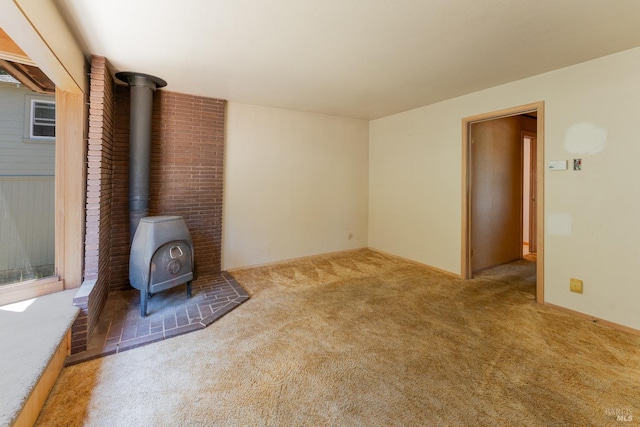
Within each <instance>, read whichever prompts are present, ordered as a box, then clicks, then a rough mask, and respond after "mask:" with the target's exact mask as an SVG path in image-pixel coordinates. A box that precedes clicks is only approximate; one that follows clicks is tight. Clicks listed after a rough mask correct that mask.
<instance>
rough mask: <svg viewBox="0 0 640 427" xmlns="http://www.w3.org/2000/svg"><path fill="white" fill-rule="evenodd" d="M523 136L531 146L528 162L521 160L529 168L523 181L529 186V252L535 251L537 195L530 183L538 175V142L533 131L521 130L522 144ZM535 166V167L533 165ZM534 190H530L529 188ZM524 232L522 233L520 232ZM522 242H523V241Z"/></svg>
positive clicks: (534, 180)
mask: <svg viewBox="0 0 640 427" xmlns="http://www.w3.org/2000/svg"><path fill="white" fill-rule="evenodd" d="M525 138H528V139H529V141H530V143H531V146H530V158H529V164H528V165H527V164H525V163H524V157H523V162H522V168H523V169H524V168H529V182H523V185H528V186H529V201H528V206H529V212H528V214H529V222H528V223H527V225H526V226H527V227H528V229H529V231H528V234H529V252H530V253H537V252H536V246H537V245H536V237H537V234H536V236H534V234H535V231H536V227H535V225H534V223H535V219H536V218H537V211H535V210H534V209H533V207H536V208H537V206H538V204H537V203H538V195H537V194H534V192H535V189H536V186H535V185H532V184H534V183H535V184H537V180H536V179H537V176H538V171H537V168H538V153H537V151H536V149H537V147H538V142H537V139H538V137H537V135H536V134H535V133H534V132H528V131H522V136H521V140H522V144H523V145H524V140H525ZM534 166H535V167H534ZM532 189H533V190H534V191H531V190H532ZM522 214H523V215H524V210H523V211H522ZM522 226H523V228H524V226H525V225H524V222H523V224H522ZM521 234H524V233H521ZM523 243H524V242H523Z"/></svg>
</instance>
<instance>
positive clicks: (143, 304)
mask: <svg viewBox="0 0 640 427" xmlns="http://www.w3.org/2000/svg"><path fill="white" fill-rule="evenodd" d="M140 317H143V318H144V317H147V291H146V289H145V290H141V291H140Z"/></svg>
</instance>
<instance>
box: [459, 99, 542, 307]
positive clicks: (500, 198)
mask: <svg viewBox="0 0 640 427" xmlns="http://www.w3.org/2000/svg"><path fill="white" fill-rule="evenodd" d="M527 116H529V117H531V116H533V117H535V119H536V120H535V124H534V126H533V129H532V128H529V129H527V128H526V125H523V124H522V123H523V120H524V118H525V117H527ZM525 132H529V133H531V134H535V135H536V137H535V142H536V143H535V145H536V147H535V152H534V153H533V155H532V157H534V160H535V162H536V167H535V169H534V171H532V173H531V180H532V181H531V183H532V187H531V188H533V194H532V195H531V198H530V200H532V202H533V214H532V215H531V216H532V218H531V219H530V222H531V221H533V224H532V227H531V228H532V229H533V233H534V237H533V240H534V244H535V250H536V253H537V254H538V255H539V256H537V257H536V258H537V262H536V276H537V281H536V300H537V302H539V303H543V302H544V256H543V253H544V244H543V239H542V236H543V234H544V223H543V222H544V221H543V219H544V216H543V214H542V212H543V209H544V206H543V201H544V199H543V196H544V185H543V178H544V157H543V153H544V103H543V102H538V103H534V104H527V105H523V106H520V107H514V108H510V109H506V110H501V111H496V112H491V113H486V114H481V115H477V116H472V117H467V118H464V119H463V120H462V163H463V164H462V174H463V176H462V186H463V188H462V195H463V196H462V209H463V211H462V257H461V259H462V266H461V267H462V268H461V271H462V277H463V278H465V279H470V278H471V277H472V276H473V273H474V272H476V271H479V270H482V269H484V268H488V267H491V266H495V265H500V264H504V263H507V262H510V261H513V260H516V259H520V258H522V257H523V242H524V240H523V237H524V233H523V226H524V225H523V216H524V215H523V191H524V190H523V188H524V187H523V180H524V178H523V176H524V175H523V167H524V166H523V145H522V141H523V136H524V135H526V133H525ZM508 139H510V141H512V142H505V141H506V140H508ZM513 141H515V142H513ZM474 144H479V145H478V147H474ZM479 147H483V148H482V149H479ZM529 239H530V242H529V243H531V237H530V238H529Z"/></svg>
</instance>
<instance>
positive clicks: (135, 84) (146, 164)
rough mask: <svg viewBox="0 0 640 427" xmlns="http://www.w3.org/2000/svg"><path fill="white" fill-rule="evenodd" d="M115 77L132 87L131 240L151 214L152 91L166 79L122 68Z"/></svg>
mask: <svg viewBox="0 0 640 427" xmlns="http://www.w3.org/2000/svg"><path fill="white" fill-rule="evenodd" d="M116 78H117V79H119V80H122V81H123V82H126V83H127V84H128V85H129V88H130V90H131V101H130V102H131V105H130V108H131V111H130V123H129V229H130V232H131V236H130V241H132V240H133V235H134V234H135V233H136V229H137V228H138V223H139V222H140V219H141V218H144V217H146V216H149V175H150V169H151V167H150V165H151V113H152V111H153V92H155V90H156V88H161V87H165V86H166V85H167V82H165V81H164V80H162V79H161V78H158V77H154V76H150V75H148V74H142V73H133V72H129V71H123V72H120V73H116Z"/></svg>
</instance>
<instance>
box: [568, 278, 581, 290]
mask: <svg viewBox="0 0 640 427" xmlns="http://www.w3.org/2000/svg"><path fill="white" fill-rule="evenodd" d="M569 290H570V291H571V292H576V293H578V294H581V293H582V280H580V279H574V278H573V277H572V278H571V279H570V280H569Z"/></svg>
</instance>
